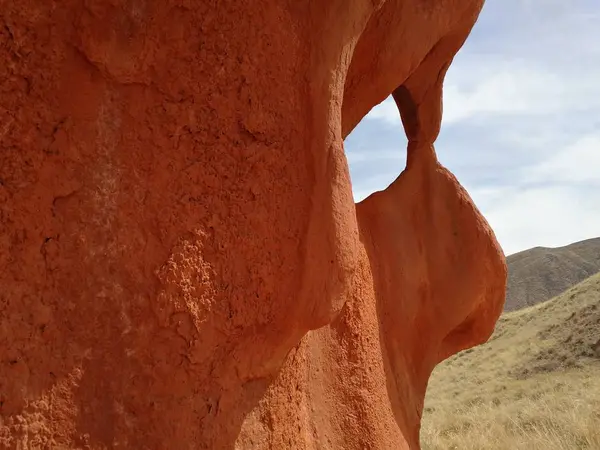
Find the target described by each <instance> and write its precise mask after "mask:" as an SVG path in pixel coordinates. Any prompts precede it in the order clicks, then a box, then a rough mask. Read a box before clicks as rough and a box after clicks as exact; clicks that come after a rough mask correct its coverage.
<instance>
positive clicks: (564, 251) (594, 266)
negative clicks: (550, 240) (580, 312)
mask: <svg viewBox="0 0 600 450" xmlns="http://www.w3.org/2000/svg"><path fill="white" fill-rule="evenodd" d="M506 260H507V263H508V288H507V292H506V304H505V306H504V310H505V311H514V310H517V309H521V308H526V307H528V306H532V305H535V304H537V303H540V302H543V301H546V300H549V299H551V298H552V297H555V296H556V295H558V294H560V293H561V292H564V291H566V290H567V289H569V288H570V287H571V286H574V285H575V284H577V283H579V282H581V281H583V280H585V279H586V278H588V277H590V276H591V275H593V274H595V273H597V272H600V238H594V239H587V240H585V241H581V242H576V243H574V244H571V245H567V246H565V247H558V248H545V247H535V248H532V249H530V250H525V251H522V252H519V253H515V254H514V255H510V256H509V257H508V258H507V259H506Z"/></svg>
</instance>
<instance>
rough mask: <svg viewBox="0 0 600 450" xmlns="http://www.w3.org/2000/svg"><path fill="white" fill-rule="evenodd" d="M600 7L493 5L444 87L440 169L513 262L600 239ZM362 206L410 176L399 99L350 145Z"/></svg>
mask: <svg viewBox="0 0 600 450" xmlns="http://www.w3.org/2000/svg"><path fill="white" fill-rule="evenodd" d="M599 23H600V1H598V0H571V1H568V2H567V1H564V0H560V1H559V0H487V2H486V4H485V6H484V9H483V11H482V13H481V15H480V17H479V20H478V22H477V24H476V25H475V27H474V29H473V31H472V33H471V35H470V36H469V38H468V39H467V42H466V43H465V45H464V46H463V48H462V49H461V50H460V52H459V53H458V55H457V56H456V58H455V59H454V62H453V63H452V65H451V66H450V70H449V71H448V75H447V77H446V80H445V83H444V118H443V122H442V131H441V133H440V136H439V138H438V140H437V142H436V150H437V154H438V158H439V160H440V162H441V163H442V164H443V165H444V166H446V167H447V168H448V169H450V170H451V171H452V172H453V173H454V174H455V175H456V177H457V178H458V180H459V181H460V182H461V184H462V185H463V186H464V187H465V188H466V189H467V191H468V192H469V194H470V195H471V198H472V199H473V201H474V202H475V204H476V205H477V207H478V208H479V209H480V211H481V212H482V213H483V215H484V216H485V217H486V219H487V220H488V222H489V223H490V225H491V226H492V228H493V229H494V232H495V233H496V237H497V238H498V240H499V242H500V245H501V246H502V248H503V249H504V252H505V253H506V254H507V255H510V254H512V253H516V252H518V251H521V250H525V249H528V248H531V247H537V246H543V247H558V246H562V245H567V244H570V243H572V242H576V241H579V240H583V239H587V238H592V237H598V236H600V26H599V25H598V24H599ZM345 150H346V155H347V158H348V163H349V166H350V175H351V179H352V187H353V191H354V197H355V200H356V201H360V200H362V199H364V198H365V197H367V196H368V195H369V194H371V193H373V192H375V191H378V190H382V189H385V188H386V187H387V186H388V185H389V184H390V183H391V182H392V181H393V180H394V179H395V178H396V177H397V176H398V174H399V173H400V172H401V171H402V170H403V169H404V166H405V161H406V138H405V135H404V130H403V129H402V124H401V121H400V115H399V113H398V110H397V108H396V106H395V104H394V102H393V100H392V99H391V98H388V99H386V100H385V101H384V102H383V103H381V104H379V105H377V106H376V107H375V108H373V109H372V110H371V112H370V113H369V114H368V115H367V116H366V117H365V118H363V120H362V121H361V123H360V124H359V125H358V126H357V127H356V129H355V130H354V131H353V132H352V133H351V134H350V135H349V136H348V137H347V138H346V140H345Z"/></svg>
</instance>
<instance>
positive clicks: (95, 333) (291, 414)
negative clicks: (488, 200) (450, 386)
mask: <svg viewBox="0 0 600 450" xmlns="http://www.w3.org/2000/svg"><path fill="white" fill-rule="evenodd" d="M481 4H482V0H440V1H431V0H396V1H392V0H387V1H385V0H379V1H376V0H331V1H327V2H320V1H319V2H318V1H309V2H291V1H290V2H284V1H275V0H252V1H250V0H220V1H216V0H204V1H197V2H192V1H189V0H160V1H159V0H79V1H76V0H65V1H63V2H56V1H52V0H20V1H18V2H13V1H10V0H0V102H1V103H0V287H1V289H0V447H2V448H10V449H13V448H15V449H16V448H92V449H100V448H140V449H165V448H173V449H188V448H189V449H192V448H194V449H197V448H200V449H202V448H205V449H233V448H239V449H254V448H257V449H267V448H295V449H304V448H306V449H317V448H319V449H328V448H329V449H342V448H343V449H364V448H381V449H387V448H399V449H403V448H412V449H414V448H419V444H418V429H419V422H420V415H421V409H422V402H423V396H424V392H425V388H426V384H427V379H428V377H429V374H430V372H431V370H432V368H433V367H434V365H435V364H436V363H437V362H439V361H440V360H442V359H443V358H445V357H447V356H448V355H450V354H452V353H454V352H456V351H458V350H460V349H463V348H466V347H468V346H472V345H475V344H477V343H479V342H482V341H484V340H485V339H487V338H488V336H489V334H490V333H491V331H492V328H493V324H494V322H495V320H496V318H497V317H498V315H499V314H500V311H501V309H502V303H503V299H504V289H505V277H506V271H505V265H504V258H503V256H502V253H501V251H500V249H499V247H498V245H497V243H496V241H495V238H494V236H493V234H492V232H491V231H490V229H489V228H488V226H487V224H486V222H485V220H484V219H483V218H482V217H481V216H480V215H479V213H478V212H477V210H476V209H475V207H474V206H473V204H472V202H471V200H470V199H469V197H468V196H467V194H466V193H465V192H464V191H463V190H462V188H461V187H460V185H459V184H458V182H457V181H456V180H455V179H454V178H453V177H452V175H450V174H449V173H448V172H447V171H446V170H445V169H444V168H442V167H441V166H440V165H439V164H438V162H437V160H436V158H435V152H434V150H433V141H434V140H435V138H436V136H437V134H438V131H439V126H440V118H441V89H442V80H443V76H444V73H445V70H446V69H447V67H448V65H449V64H450V62H451V60H452V57H453V55H454V54H455V53H456V51H457V50H458V49H459V48H460V46H461V45H462V43H463V41H464V39H465V38H466V36H467V35H468V33H469V31H470V29H471V27H472V25H473V23H474V22H475V20H476V17H477V15H478V12H479V10H480V8H481ZM392 92H393V93H394V97H395V99H396V101H397V103H398V105H399V109H400V111H401V113H402V119H403V122H404V126H405V129H406V132H407V135H408V137H409V140H410V143H409V148H408V166H407V169H406V170H405V171H404V172H403V173H402V175H401V176H400V177H399V178H398V179H397V180H396V182H394V183H393V184H392V185H391V186H390V187H389V188H388V189H386V190H385V191H383V192H380V193H376V194H374V195H373V196H371V197H369V198H368V199H366V200H365V201H364V202H362V203H360V204H359V205H355V204H354V203H353V200H352V193H351V186H350V179H349V174H348V168H347V163H346V160H345V156H344V152H343V138H344V137H345V136H346V135H347V134H348V133H349V132H350V131H351V130H352V129H353V128H354V127H355V126H356V124H357V123H358V122H359V121H360V119H361V118H362V117H363V116H364V115H365V114H366V113H367V112H368V111H369V110H370V108H372V107H373V106H374V105H376V104H377V103H379V102H380V101H382V100H383V99H384V98H385V97H386V96H387V95H389V94H390V93H392ZM398 151H402V149H400V148H399V149H398ZM399 171H400V169H399ZM310 330H313V331H310Z"/></svg>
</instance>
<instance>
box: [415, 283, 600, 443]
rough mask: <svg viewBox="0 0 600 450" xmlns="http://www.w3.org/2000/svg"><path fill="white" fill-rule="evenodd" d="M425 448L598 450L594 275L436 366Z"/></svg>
mask: <svg viewBox="0 0 600 450" xmlns="http://www.w3.org/2000/svg"><path fill="white" fill-rule="evenodd" d="M421 437H422V445H423V450H449V449H457V450H474V449H481V450H500V449H502V450H506V449H517V450H518V449H527V450H567V449H569V450H571V449H590V450H592V449H593V450H598V449H600V274H597V275H594V276H592V277H590V278H588V279H587V280H585V281H583V282H582V283H580V284H578V285H576V286H574V287H572V288H571V289H569V290H568V291H566V292H564V293H563V294H561V295H559V296H558V297H556V298H554V299H552V300H550V301H548V302H545V303H540V304H538V305H536V306H533V307H530V308H527V309H523V310H520V311H515V312H511V313H506V314H505V315H504V316H503V317H502V318H501V319H500V320H499V322H498V324H497V326H496V330H495V332H494V335H493V336H492V338H491V339H490V341H489V342H488V343H486V344H484V345H481V346H479V347H476V348H473V349H470V350H467V351H464V352H462V353H459V354H458V355H455V356H454V357H452V358H450V359H448V360H447V361H445V362H444V363H442V364H440V365H439V366H438V367H437V368H436V370H435V371H434V373H433V376H432V378H431V381H430V384H429V388H428V391H427V397H426V401H425V411H424V415H423V424H422V432H421Z"/></svg>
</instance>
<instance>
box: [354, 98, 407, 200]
mask: <svg viewBox="0 0 600 450" xmlns="http://www.w3.org/2000/svg"><path fill="white" fill-rule="evenodd" d="M407 143H408V141H407V139H406V134H405V132H404V128H403V126H402V120H401V119H400V112H399V111H398V107H397V106H396V103H395V102H394V99H393V98H392V96H391V95H390V96H388V97H387V98H386V99H385V100H384V101H383V102H381V103H380V104H378V105H376V106H375V107H374V108H373V109H371V111H370V112H369V113H368V114H367V115H366V116H365V117H363V119H362V120H361V121H360V123H359V124H358V125H357V126H356V127H355V128H354V130H352V132H351V133H350V134H349V135H348V136H347V137H346V139H344V149H345V152H346V158H347V159H348V166H349V169H350V179H351V182H352V193H353V195H354V201H355V202H357V203H358V202H360V201H362V200H363V199H365V198H367V197H368V196H369V195H371V194H373V193H374V192H377V191H381V190H383V189H385V188H387V187H388V186H389V185H390V184H391V183H392V182H393V181H394V180H395V179H396V178H397V177H398V175H400V173H401V172H402V171H403V170H404V168H405V167H406V146H407Z"/></svg>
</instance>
